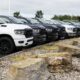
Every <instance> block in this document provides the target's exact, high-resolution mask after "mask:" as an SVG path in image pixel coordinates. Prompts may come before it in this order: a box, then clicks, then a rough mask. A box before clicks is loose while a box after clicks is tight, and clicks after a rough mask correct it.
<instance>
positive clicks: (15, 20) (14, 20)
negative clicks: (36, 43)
mask: <svg viewBox="0 0 80 80" xmlns="http://www.w3.org/2000/svg"><path fill="white" fill-rule="evenodd" d="M9 19H11V20H12V22H13V23H18V24H23V23H22V22H21V21H20V20H19V19H17V18H15V17H11V16H9Z"/></svg>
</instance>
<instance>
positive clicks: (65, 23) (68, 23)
mask: <svg viewBox="0 0 80 80" xmlns="http://www.w3.org/2000/svg"><path fill="white" fill-rule="evenodd" d="M59 22H60V23H61V24H63V25H72V23H70V22H63V21H59Z"/></svg>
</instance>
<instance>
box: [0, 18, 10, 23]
mask: <svg viewBox="0 0 80 80" xmlns="http://www.w3.org/2000/svg"><path fill="white" fill-rule="evenodd" d="M0 20H2V21H4V22H5V23H12V22H11V21H10V20H9V19H8V18H5V17H0Z"/></svg>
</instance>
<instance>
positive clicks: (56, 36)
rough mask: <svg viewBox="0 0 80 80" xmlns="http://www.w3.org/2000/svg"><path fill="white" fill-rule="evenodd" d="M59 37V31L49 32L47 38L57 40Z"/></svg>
mask: <svg viewBox="0 0 80 80" xmlns="http://www.w3.org/2000/svg"><path fill="white" fill-rule="evenodd" d="M56 39H58V33H50V34H47V40H56Z"/></svg>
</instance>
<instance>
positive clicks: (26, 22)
mask: <svg viewBox="0 0 80 80" xmlns="http://www.w3.org/2000/svg"><path fill="white" fill-rule="evenodd" d="M18 20H20V21H21V22H22V23H23V24H28V21H27V20H25V19H23V18H18Z"/></svg>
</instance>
